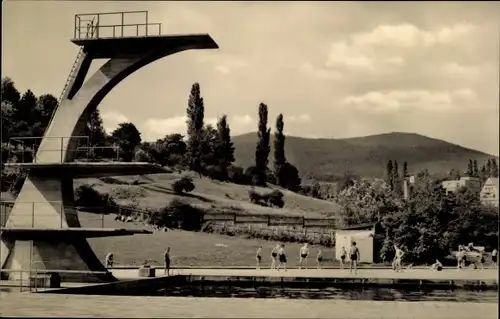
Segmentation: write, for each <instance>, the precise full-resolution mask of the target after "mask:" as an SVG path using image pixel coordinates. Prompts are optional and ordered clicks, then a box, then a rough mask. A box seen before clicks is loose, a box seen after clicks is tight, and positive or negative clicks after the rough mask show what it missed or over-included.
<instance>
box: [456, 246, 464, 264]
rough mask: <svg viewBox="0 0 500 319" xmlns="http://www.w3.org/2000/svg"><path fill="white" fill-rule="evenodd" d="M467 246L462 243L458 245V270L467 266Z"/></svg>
mask: <svg viewBox="0 0 500 319" xmlns="http://www.w3.org/2000/svg"><path fill="white" fill-rule="evenodd" d="M465 254H466V251H465V247H464V246H462V245H458V251H457V270H460V269H463V268H465Z"/></svg>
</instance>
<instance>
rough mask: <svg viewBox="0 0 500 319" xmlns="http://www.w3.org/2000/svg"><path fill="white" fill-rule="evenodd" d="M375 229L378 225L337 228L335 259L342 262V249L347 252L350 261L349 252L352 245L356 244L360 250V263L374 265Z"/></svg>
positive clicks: (347, 258)
mask: <svg viewBox="0 0 500 319" xmlns="http://www.w3.org/2000/svg"><path fill="white" fill-rule="evenodd" d="M375 228H376V224H360V225H356V226H350V227H344V228H337V229H336V230H335V258H336V259H337V260H340V255H341V251H342V250H341V249H342V247H344V248H345V250H346V252H347V256H346V260H350V256H349V250H350V249H351V244H352V243H353V242H356V246H357V247H358V249H359V255H360V260H359V261H360V262H363V263H373V262H374V259H375V258H374V257H375V256H374V251H375V243H374V237H375Z"/></svg>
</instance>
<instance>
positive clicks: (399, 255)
mask: <svg viewBox="0 0 500 319" xmlns="http://www.w3.org/2000/svg"><path fill="white" fill-rule="evenodd" d="M394 250H395V251H396V253H395V256H394V261H393V264H394V266H393V268H394V270H395V271H396V272H399V271H401V270H402V266H401V261H402V259H403V255H404V254H405V253H404V251H403V250H402V249H401V248H399V247H398V246H397V245H394Z"/></svg>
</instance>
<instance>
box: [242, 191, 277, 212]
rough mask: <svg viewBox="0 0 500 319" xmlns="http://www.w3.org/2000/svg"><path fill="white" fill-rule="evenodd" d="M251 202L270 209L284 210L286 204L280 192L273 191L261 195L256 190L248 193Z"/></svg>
mask: <svg viewBox="0 0 500 319" xmlns="http://www.w3.org/2000/svg"><path fill="white" fill-rule="evenodd" d="M248 196H249V198H250V202H251V203H253V204H257V205H261V206H269V207H278V208H283V206H284V205H285V202H284V200H283V196H284V195H283V193H282V192H281V191H280V190H277V189H275V190H273V191H271V192H269V193H267V194H259V193H257V192H256V191H255V190H253V189H252V190H250V191H249V192H248Z"/></svg>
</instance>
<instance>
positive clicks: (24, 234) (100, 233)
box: [0, 227, 152, 240]
mask: <svg viewBox="0 0 500 319" xmlns="http://www.w3.org/2000/svg"><path fill="white" fill-rule="evenodd" d="M0 232H1V233H2V236H5V237H9V238H13V239H18V240H23V239H24V240H36V239H37V238H49V237H53V238H57V239H58V240H63V239H64V238H65V237H66V238H69V237H71V238H75V237H80V238H100V237H114V236H131V235H136V234H152V232H151V231H149V230H145V229H124V228H121V229H119V228H80V227H68V228H28V227H22V228H21V227H0Z"/></svg>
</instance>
